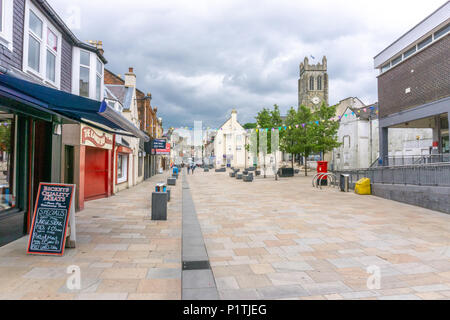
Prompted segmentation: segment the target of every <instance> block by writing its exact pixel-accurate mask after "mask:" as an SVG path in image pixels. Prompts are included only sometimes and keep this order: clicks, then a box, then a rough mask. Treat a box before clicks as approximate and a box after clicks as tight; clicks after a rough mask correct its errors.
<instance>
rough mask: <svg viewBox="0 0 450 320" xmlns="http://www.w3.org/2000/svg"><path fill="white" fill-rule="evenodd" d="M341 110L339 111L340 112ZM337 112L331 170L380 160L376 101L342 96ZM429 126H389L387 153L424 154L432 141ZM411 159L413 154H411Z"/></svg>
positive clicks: (394, 154) (363, 166) (367, 164)
mask: <svg viewBox="0 0 450 320" xmlns="http://www.w3.org/2000/svg"><path fill="white" fill-rule="evenodd" d="M341 112H342V113H341ZM337 114H338V115H339V116H340V120H339V121H340V125H339V130H338V134H337V135H338V141H339V142H340V143H342V145H341V146H340V147H339V148H336V149H334V150H333V152H332V153H331V158H332V159H331V160H330V161H331V162H330V165H329V168H330V169H332V170H344V169H356V168H368V167H370V166H372V165H377V163H378V161H379V125H378V104H373V105H369V106H366V105H364V103H362V102H361V100H359V99H358V98H353V97H350V98H347V99H344V100H342V101H341V102H340V103H339V104H338V107H337ZM432 138H433V132H432V130H431V129H419V128H411V129H408V128H392V129H390V130H389V156H395V157H405V158H406V159H405V160H404V163H408V157H409V156H412V155H426V154H429V152H430V147H431V146H432V141H433V139H432ZM411 161H413V160H412V158H411Z"/></svg>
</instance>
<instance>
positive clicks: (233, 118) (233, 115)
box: [231, 109, 237, 122]
mask: <svg viewBox="0 0 450 320" xmlns="http://www.w3.org/2000/svg"><path fill="white" fill-rule="evenodd" d="M231 120H232V122H237V111H236V109H233V111H231Z"/></svg>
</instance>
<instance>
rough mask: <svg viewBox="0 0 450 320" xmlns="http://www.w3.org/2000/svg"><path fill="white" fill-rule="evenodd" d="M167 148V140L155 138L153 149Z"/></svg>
mask: <svg viewBox="0 0 450 320" xmlns="http://www.w3.org/2000/svg"><path fill="white" fill-rule="evenodd" d="M165 148H166V140H162V139H156V140H153V146H152V149H165Z"/></svg>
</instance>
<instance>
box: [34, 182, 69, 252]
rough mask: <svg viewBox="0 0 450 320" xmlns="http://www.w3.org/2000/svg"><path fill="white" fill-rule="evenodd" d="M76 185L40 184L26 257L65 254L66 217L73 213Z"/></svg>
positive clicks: (67, 221) (67, 220)
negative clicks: (30, 255) (27, 255)
mask: <svg viewBox="0 0 450 320" xmlns="http://www.w3.org/2000/svg"><path fill="white" fill-rule="evenodd" d="M74 194H75V185H67V184H53V183H40V184H39V191H38V196H37V199H36V205H35V208H34V216H33V222H32V224H31V232H30V238H29V239H28V250H27V253H28V254H41V255H56V256H62V255H64V247H65V245H66V234H67V226H68V224H69V215H70V214H74V210H73V209H74V208H73V195H74Z"/></svg>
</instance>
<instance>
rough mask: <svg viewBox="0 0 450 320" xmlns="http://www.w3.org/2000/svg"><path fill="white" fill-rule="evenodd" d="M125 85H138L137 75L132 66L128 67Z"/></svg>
mask: <svg viewBox="0 0 450 320" xmlns="http://www.w3.org/2000/svg"><path fill="white" fill-rule="evenodd" d="M125 87H136V75H135V74H134V69H133V68H132V67H130V68H128V72H127V73H125Z"/></svg>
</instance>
